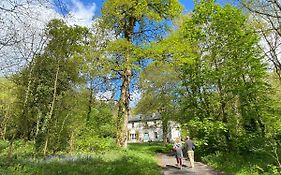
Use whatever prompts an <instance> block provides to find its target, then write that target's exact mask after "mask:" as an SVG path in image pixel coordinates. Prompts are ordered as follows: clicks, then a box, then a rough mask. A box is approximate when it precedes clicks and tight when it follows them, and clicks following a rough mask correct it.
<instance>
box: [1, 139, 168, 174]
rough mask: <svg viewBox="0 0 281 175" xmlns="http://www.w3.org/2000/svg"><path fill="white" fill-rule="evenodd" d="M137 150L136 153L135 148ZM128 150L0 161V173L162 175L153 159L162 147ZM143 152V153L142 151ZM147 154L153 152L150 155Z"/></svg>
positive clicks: (144, 146) (143, 147)
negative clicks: (156, 151)
mask: <svg viewBox="0 0 281 175" xmlns="http://www.w3.org/2000/svg"><path fill="white" fill-rule="evenodd" d="M136 147H137V148H138V149H135V148H136ZM129 148H130V149H129V150H108V151H105V152H102V153H98V154H88V155H85V154H84V155H83V154H82V155H81V154H80V155H79V154H78V155H73V156H70V155H66V156H63V157H56V158H52V157H49V158H46V159H39V160H28V161H27V160H25V161H21V159H18V160H12V161H11V162H9V163H7V161H6V162H5V161H4V159H2V158H1V159H0V166H1V169H0V173H1V174H8V175H10V174H11V175H12V174H13V175H14V174H16V175H17V174H18V175H24V174H37V175H45V174H46V175H47V174H48V175H52V174H54V175H57V174H70V175H72V174H73V175H74V174H89V175H91V174H99V175H115V174H128V175H133V174H142V175H160V169H159V167H158V165H157V163H156V161H155V159H154V157H153V156H154V154H155V152H154V151H155V149H156V148H157V149H162V148H163V146H161V145H160V144H159V145H137V146H136V145H132V147H131V146H130V147H129ZM141 150H143V151H141ZM147 150H150V151H148V152H147Z"/></svg>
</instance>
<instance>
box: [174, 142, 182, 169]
mask: <svg viewBox="0 0 281 175" xmlns="http://www.w3.org/2000/svg"><path fill="white" fill-rule="evenodd" d="M173 149H174V150H175V152H176V160H177V166H179V167H180V169H182V164H183V153H182V144H181V140H180V138H176V141H175V144H174V145H173Z"/></svg>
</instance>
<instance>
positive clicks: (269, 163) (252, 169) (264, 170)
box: [202, 152, 281, 175]
mask: <svg viewBox="0 0 281 175" xmlns="http://www.w3.org/2000/svg"><path fill="white" fill-rule="evenodd" d="M202 161H204V162H206V163H207V164H208V165H210V166H212V167H214V168H215V169H217V170H221V171H223V172H225V173H227V174H231V175H280V174H281V171H280V169H278V168H277V167H276V166H274V161H273V160H272V158H271V157H269V156H267V155H265V154H249V155H239V154H235V153H222V152H217V153H215V154H211V155H208V156H205V157H203V158H202Z"/></svg>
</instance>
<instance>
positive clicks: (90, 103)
mask: <svg viewBox="0 0 281 175" xmlns="http://www.w3.org/2000/svg"><path fill="white" fill-rule="evenodd" d="M90 81H91V80H90ZM90 86H91V87H90V88H89V91H90V96H89V103H88V113H87V119H86V122H87V125H88V123H89V121H90V115H91V112H92V103H93V90H94V89H93V85H92V82H91V85H90Z"/></svg>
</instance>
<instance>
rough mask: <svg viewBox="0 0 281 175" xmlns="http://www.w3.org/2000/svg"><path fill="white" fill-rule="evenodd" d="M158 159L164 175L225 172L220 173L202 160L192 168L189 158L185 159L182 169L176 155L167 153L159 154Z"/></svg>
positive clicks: (219, 174) (199, 174)
mask: <svg viewBox="0 0 281 175" xmlns="http://www.w3.org/2000/svg"><path fill="white" fill-rule="evenodd" d="M157 160H158V163H159V165H160V166H161V167H162V174H163V175H175V174H179V175H180V174H184V175H189V174H190V175H223V173H218V172H216V171H214V170H213V169H212V168H210V167H208V166H207V165H205V164H203V163H201V162H195V167H194V168H190V163H189V161H188V160H186V159H184V162H183V164H184V165H183V169H182V170H180V169H179V168H178V167H177V166H176V159H175V158H174V156H168V155H165V154H157Z"/></svg>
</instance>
